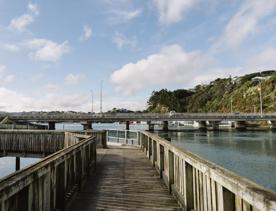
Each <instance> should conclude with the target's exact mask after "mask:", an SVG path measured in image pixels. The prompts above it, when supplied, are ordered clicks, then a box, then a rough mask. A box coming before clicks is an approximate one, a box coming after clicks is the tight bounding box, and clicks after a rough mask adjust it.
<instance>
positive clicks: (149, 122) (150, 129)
mask: <svg viewBox="0 0 276 211" xmlns="http://www.w3.org/2000/svg"><path fill="white" fill-rule="evenodd" d="M148 126H149V131H154V124H151V121H148Z"/></svg>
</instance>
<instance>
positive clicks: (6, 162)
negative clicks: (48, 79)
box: [0, 124, 276, 191]
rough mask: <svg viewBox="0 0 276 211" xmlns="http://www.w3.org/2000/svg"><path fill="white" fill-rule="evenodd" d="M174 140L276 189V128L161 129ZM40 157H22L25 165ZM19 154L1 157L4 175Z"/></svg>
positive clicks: (64, 126) (69, 126) (60, 126)
mask: <svg viewBox="0 0 276 211" xmlns="http://www.w3.org/2000/svg"><path fill="white" fill-rule="evenodd" d="M56 128H57V129H65V130H69V129H71V130H81V129H82V126H81V125H79V124H58V125H57V126H56ZM93 128H94V129H125V125H124V124H93ZM146 128H147V125H131V126H130V129H142V130H143V129H146ZM159 135H160V136H169V137H170V138H171V139H172V143H173V144H175V145H177V146H179V147H183V148H185V149H187V150H189V151H191V152H193V153H195V154H198V155H199V156H201V157H203V158H206V159H208V160H210V161H213V162H214V163H217V164H219V165H221V166H223V167H224V168H227V169H229V170H231V171H233V172H235V173H237V174H239V175H241V176H245V177H247V178H249V179H251V180H252V181H255V182H256V183H258V184H261V185H263V186H264V187H266V188H269V189H271V190H274V191H276V179H275V178H276V132H271V131H265V132H260V131H258V132H254V131H246V132H236V131H216V132H212V131H207V132H201V131H197V130H195V131H191V130H187V131H185V132H169V133H167V134H166V133H162V132H159ZM37 161H38V159H30V158H28V159H27V158H24V159H21V167H25V166H28V165H30V164H33V163H34V162H37ZM14 169H15V158H10V157H7V158H0V177H3V176H5V175H8V174H10V173H12V172H14Z"/></svg>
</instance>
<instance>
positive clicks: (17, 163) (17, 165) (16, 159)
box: [15, 157, 20, 171]
mask: <svg viewBox="0 0 276 211" xmlns="http://www.w3.org/2000/svg"><path fill="white" fill-rule="evenodd" d="M18 170H20V157H16V158H15V171H18Z"/></svg>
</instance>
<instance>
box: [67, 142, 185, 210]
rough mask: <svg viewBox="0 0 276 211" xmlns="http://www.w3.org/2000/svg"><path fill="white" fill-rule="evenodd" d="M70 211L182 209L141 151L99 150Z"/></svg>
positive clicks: (115, 148) (131, 149)
mask: <svg viewBox="0 0 276 211" xmlns="http://www.w3.org/2000/svg"><path fill="white" fill-rule="evenodd" d="M70 210H72V211H80V210H81V211H91V210H181V208H180V205H179V204H178V203H177V201H176V200H175V199H174V198H173V196H172V195H170V194H169V192H168V189H167V187H166V186H165V184H164V183H163V181H162V180H161V179H160V177H159V175H158V174H157V172H156V170H155V169H154V168H152V165H151V164H150V162H149V160H148V159H147V158H146V157H145V155H144V154H143V152H142V151H141V150H138V149H137V148H134V147H110V148H109V149H99V150H98V163H97V169H96V172H95V173H94V174H93V175H91V177H90V178H89V179H88V181H87V183H86V185H85V187H84V189H83V190H82V191H81V192H80V193H79V194H78V195H77V197H76V199H75V201H74V203H73V205H72V207H71V208H70Z"/></svg>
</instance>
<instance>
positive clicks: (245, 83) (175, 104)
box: [148, 70, 276, 112]
mask: <svg viewBox="0 0 276 211" xmlns="http://www.w3.org/2000/svg"><path fill="white" fill-rule="evenodd" d="M260 90H261V93H262V99H263V111H264V112H276V71H275V70H270V71H264V72H258V73H252V74H247V75H244V76H240V77H233V78H232V77H229V78H222V79H221V78H218V79H216V80H214V81H212V82H210V83H209V84H207V85H197V86H196V87H195V88H194V89H190V90H185V89H178V90H174V91H169V90H167V89H162V90H160V91H154V92H152V95H151V97H150V98H149V100H148V111H149V112H168V111H172V110H174V111H176V112H231V101H232V109H233V110H232V111H233V112H259V111H260Z"/></svg>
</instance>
